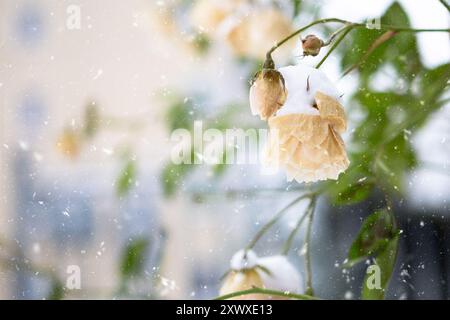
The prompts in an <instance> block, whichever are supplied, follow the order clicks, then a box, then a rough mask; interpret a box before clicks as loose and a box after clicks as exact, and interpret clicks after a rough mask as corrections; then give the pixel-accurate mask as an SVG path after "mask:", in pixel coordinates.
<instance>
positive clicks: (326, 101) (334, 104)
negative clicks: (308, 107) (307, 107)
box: [315, 91, 347, 133]
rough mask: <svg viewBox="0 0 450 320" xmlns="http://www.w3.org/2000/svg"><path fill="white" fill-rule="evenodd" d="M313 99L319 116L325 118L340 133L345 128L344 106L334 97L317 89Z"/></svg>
mask: <svg viewBox="0 0 450 320" xmlns="http://www.w3.org/2000/svg"><path fill="white" fill-rule="evenodd" d="M315 101H316V104H317V108H318V109H319V112H320V116H321V117H322V118H324V119H327V120H328V121H329V122H330V124H331V125H332V126H333V127H334V129H335V130H336V131H337V132H340V133H342V132H344V131H345V130H347V120H346V117H345V112H344V108H343V107H342V106H341V104H340V103H339V102H338V101H337V100H336V99H335V98H333V97H331V96H328V95H326V94H324V93H322V92H320V91H317V93H316V95H315Z"/></svg>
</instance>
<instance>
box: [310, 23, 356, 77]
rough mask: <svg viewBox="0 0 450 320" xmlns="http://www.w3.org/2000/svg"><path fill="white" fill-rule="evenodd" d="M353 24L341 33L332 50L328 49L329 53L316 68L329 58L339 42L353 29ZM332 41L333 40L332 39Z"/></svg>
mask: <svg viewBox="0 0 450 320" xmlns="http://www.w3.org/2000/svg"><path fill="white" fill-rule="evenodd" d="M352 29H353V25H350V26H348V27H346V28H345V29H344V30H345V31H344V32H343V33H342V34H341V36H340V37H339V38H338V39H337V40H336V42H335V43H334V44H333V45H332V46H331V48H330V50H328V52H327V54H326V55H325V56H324V57H323V58H322V60H320V62H319V63H318V64H317V65H316V69H319V68H320V66H321V65H322V64H323V63H324V62H325V60H327V58H328V57H329V56H330V54H331V53H332V52H333V51H334V49H336V48H337V46H338V45H339V43H341V41H342V40H344V38H345V36H346V35H347V34H348V33H349V32H350V31H352ZM330 42H331V41H330Z"/></svg>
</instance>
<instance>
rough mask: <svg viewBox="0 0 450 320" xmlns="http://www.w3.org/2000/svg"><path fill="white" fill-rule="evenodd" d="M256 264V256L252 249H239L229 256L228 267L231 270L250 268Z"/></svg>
mask: <svg viewBox="0 0 450 320" xmlns="http://www.w3.org/2000/svg"><path fill="white" fill-rule="evenodd" d="M257 264H258V256H257V255H256V253H255V252H254V251H252V250H244V249H242V250H239V251H238V252H236V253H235V254H234V255H233V257H232V258H231V262H230V267H231V269H233V270H244V269H252V268H254V267H256V265H257Z"/></svg>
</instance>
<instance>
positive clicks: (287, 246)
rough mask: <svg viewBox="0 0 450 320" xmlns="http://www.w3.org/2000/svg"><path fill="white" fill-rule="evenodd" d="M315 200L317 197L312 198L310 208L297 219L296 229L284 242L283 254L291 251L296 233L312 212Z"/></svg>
mask: <svg viewBox="0 0 450 320" xmlns="http://www.w3.org/2000/svg"><path fill="white" fill-rule="evenodd" d="M314 202H315V199H314V198H311V202H310V203H309V205H308V208H307V209H306V210H305V212H304V213H303V215H302V216H301V218H300V219H299V220H298V221H297V224H296V226H295V227H294V229H293V230H292V231H291V233H290V234H289V237H288V239H287V240H286V243H285V244H284V247H283V251H282V254H284V255H286V254H287V253H288V252H289V250H290V248H291V246H292V243H293V241H294V238H295V235H296V234H297V232H298V230H300V227H301V226H302V224H303V221H305V219H306V217H308V215H309V214H310V212H311V209H312V207H313V205H314Z"/></svg>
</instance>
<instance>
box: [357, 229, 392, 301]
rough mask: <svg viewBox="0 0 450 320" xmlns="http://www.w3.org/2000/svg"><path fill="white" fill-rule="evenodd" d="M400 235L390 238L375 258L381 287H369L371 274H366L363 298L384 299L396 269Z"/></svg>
mask: <svg viewBox="0 0 450 320" xmlns="http://www.w3.org/2000/svg"><path fill="white" fill-rule="evenodd" d="M399 237H400V236H399V235H398V234H397V235H396V236H394V238H392V239H391V240H389V242H388V243H387V244H386V246H385V247H384V249H383V250H382V251H380V252H379V253H378V255H377V257H376V258H375V265H377V266H378V267H379V270H380V280H381V281H380V289H377V288H369V286H368V280H369V277H370V274H366V276H365V278H364V282H363V289H362V293H361V298H362V299H364V300H381V299H384V296H385V292H386V290H387V287H388V284H389V280H390V279H391V276H392V272H393V271H394V267H395V261H396V257H397V250H398V241H399Z"/></svg>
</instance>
